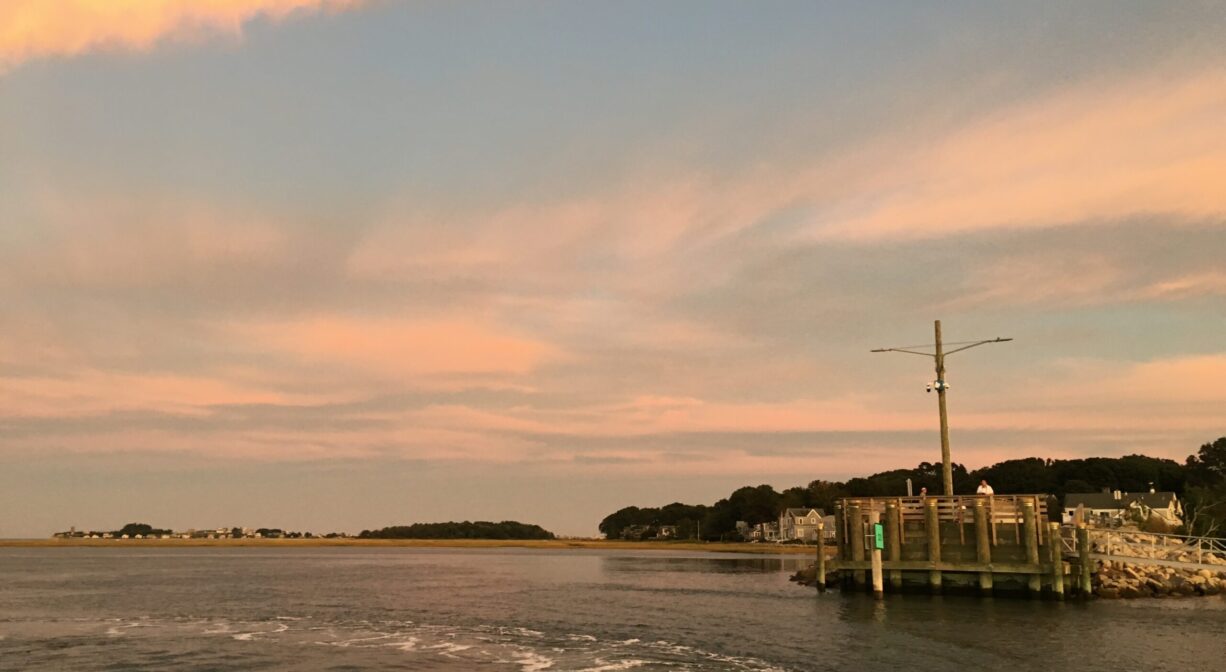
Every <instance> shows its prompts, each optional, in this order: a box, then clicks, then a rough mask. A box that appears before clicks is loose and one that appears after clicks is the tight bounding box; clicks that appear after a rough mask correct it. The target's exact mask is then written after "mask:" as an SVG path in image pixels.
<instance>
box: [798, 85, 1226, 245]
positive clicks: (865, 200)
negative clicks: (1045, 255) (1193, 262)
mask: <svg viewBox="0 0 1226 672" xmlns="http://www.w3.org/2000/svg"><path fill="white" fill-rule="evenodd" d="M1223 118H1226V72H1223V71H1221V70H1211V71H1205V72H1201V73H1198V74H1193V75H1183V76H1175V77H1170V76H1165V75H1164V74H1155V75H1151V76H1148V77H1134V78H1133V79H1129V80H1125V81H1119V82H1115V83H1106V84H1104V83H1099V84H1098V85H1094V84H1090V83H1082V84H1078V85H1074V86H1071V87H1069V88H1068V89H1067V90H1065V91H1062V92H1059V93H1057V94H1055V95H1052V96H1048V97H1045V98H1041V99H1038V100H1034V101H1030V102H1027V103H1025V104H1022V105H1019V106H1015V107H1012V108H1006V109H1003V110H1000V111H998V112H997V113H995V114H993V115H992V116H990V117H988V118H985V119H982V120H980V121H979V122H976V123H973V124H971V125H969V126H967V127H964V128H961V129H958V130H956V131H954V132H952V133H948V134H945V135H944V136H939V137H937V138H935V139H933V140H931V141H929V142H924V143H920V142H916V141H915V140H914V139H912V140H911V141H910V142H908V143H904V145H903V146H902V147H898V146H895V147H893V148H892V149H891V152H890V155H888V156H882V155H878V157H877V158H878V167H879V173H878V174H877V175H875V176H874V177H873V178H872V179H871V180H868V181H866V182H865V183H863V184H861V185H851V187H852V188H851V190H850V191H849V193H848V194H847V197H846V198H844V199H842V200H843V201H844V202H843V203H839V204H837V206H838V207H836V208H835V209H834V212H833V213H830V214H831V215H832V216H823V217H822V218H821V219H822V221H821V222H820V224H819V225H818V226H817V228H816V231H817V232H818V233H819V235H820V236H822V237H837V238H850V239H861V240H878V239H881V238H884V237H905V238H920V237H931V236H941V235H949V234H952V233H958V232H964V231H974V230H978V229H984V228H997V227H1033V226H1056V225H1061V224H1066V223H1081V222H1086V221H1093V220H1107V219H1111V218H1118V217H1126V216H1130V215H1137V214H1148V213H1163V214H1174V215H1177V216H1181V217H1189V218H1199V217H1207V216H1217V215H1221V214H1222V213H1223V212H1226V190H1223V189H1222V188H1221V185H1222V184H1223V182H1224V181H1226V128H1224V127H1223V125H1222V123H1221V119H1223Z"/></svg>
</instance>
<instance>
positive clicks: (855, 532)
mask: <svg viewBox="0 0 1226 672" xmlns="http://www.w3.org/2000/svg"><path fill="white" fill-rule="evenodd" d="M847 518H848V522H850V523H851V529H850V536H851V539H849V540H848V543H849V544H850V545H851V559H852V561H854V562H863V561H864V516H863V515H862V514H861V513H860V505H859V504H852V505H851V506H849V507H847ZM851 580H852V583H853V584H855V585H856V586H857V587H863V586H864V568H863V567H856V568H854V569H852V571H851Z"/></svg>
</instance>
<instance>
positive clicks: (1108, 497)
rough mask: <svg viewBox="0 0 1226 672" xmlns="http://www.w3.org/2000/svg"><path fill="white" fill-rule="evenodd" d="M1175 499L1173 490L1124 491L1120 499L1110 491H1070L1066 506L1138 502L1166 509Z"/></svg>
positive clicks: (1120, 506)
mask: <svg viewBox="0 0 1226 672" xmlns="http://www.w3.org/2000/svg"><path fill="white" fill-rule="evenodd" d="M1173 499H1175V493H1173V492H1123V493H1120V498H1119V499H1116V498H1115V495H1114V494H1112V493H1110V492H1070V493H1068V494H1067V495H1065V496H1064V508H1066V509H1075V508H1077V505H1079V504H1080V505H1083V506H1085V507H1086V508H1087V509H1126V508H1128V506H1129V505H1130V504H1132V503H1133V502H1136V503H1138V504H1142V505H1144V506H1147V507H1149V508H1151V509H1165V508H1166V507H1167V506H1169V505H1170V503H1171V500H1173Z"/></svg>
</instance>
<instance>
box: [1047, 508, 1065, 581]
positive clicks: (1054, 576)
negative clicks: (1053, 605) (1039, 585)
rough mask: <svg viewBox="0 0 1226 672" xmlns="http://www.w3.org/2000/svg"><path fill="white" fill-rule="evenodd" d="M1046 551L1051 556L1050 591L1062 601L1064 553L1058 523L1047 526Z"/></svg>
mask: <svg viewBox="0 0 1226 672" xmlns="http://www.w3.org/2000/svg"><path fill="white" fill-rule="evenodd" d="M1047 550H1048V552H1049V553H1050V554H1051V590H1052V593H1053V594H1055V596H1056V597H1057V598H1058V599H1061V600H1063V599H1064V552H1063V550H1062V549H1061V548H1060V523H1048V524H1047Z"/></svg>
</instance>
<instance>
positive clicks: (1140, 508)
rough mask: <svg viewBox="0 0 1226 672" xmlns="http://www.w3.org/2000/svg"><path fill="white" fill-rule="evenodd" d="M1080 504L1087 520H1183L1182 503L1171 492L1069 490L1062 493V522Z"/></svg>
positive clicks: (1176, 522) (1175, 522)
mask: <svg viewBox="0 0 1226 672" xmlns="http://www.w3.org/2000/svg"><path fill="white" fill-rule="evenodd" d="M1078 506H1081V507H1082V509H1083V510H1084V511H1085V513H1086V519H1087V521H1088V522H1091V523H1099V524H1106V525H1109V524H1112V523H1114V522H1116V521H1127V520H1138V519H1139V520H1148V519H1150V518H1154V517H1157V518H1160V519H1162V522H1164V523H1166V524H1168V525H1181V524H1183V505H1182V504H1181V503H1180V502H1179V497H1177V496H1176V495H1175V493H1173V492H1156V491H1154V490H1152V489H1151V490H1150V491H1149V492H1120V491H1119V490H1114V491H1111V490H1107V491H1104V492H1070V493H1069V494H1067V495H1065V496H1064V522H1065V523H1071V522H1073V516H1074V514H1075V513H1076V511H1077V507H1078Z"/></svg>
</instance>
